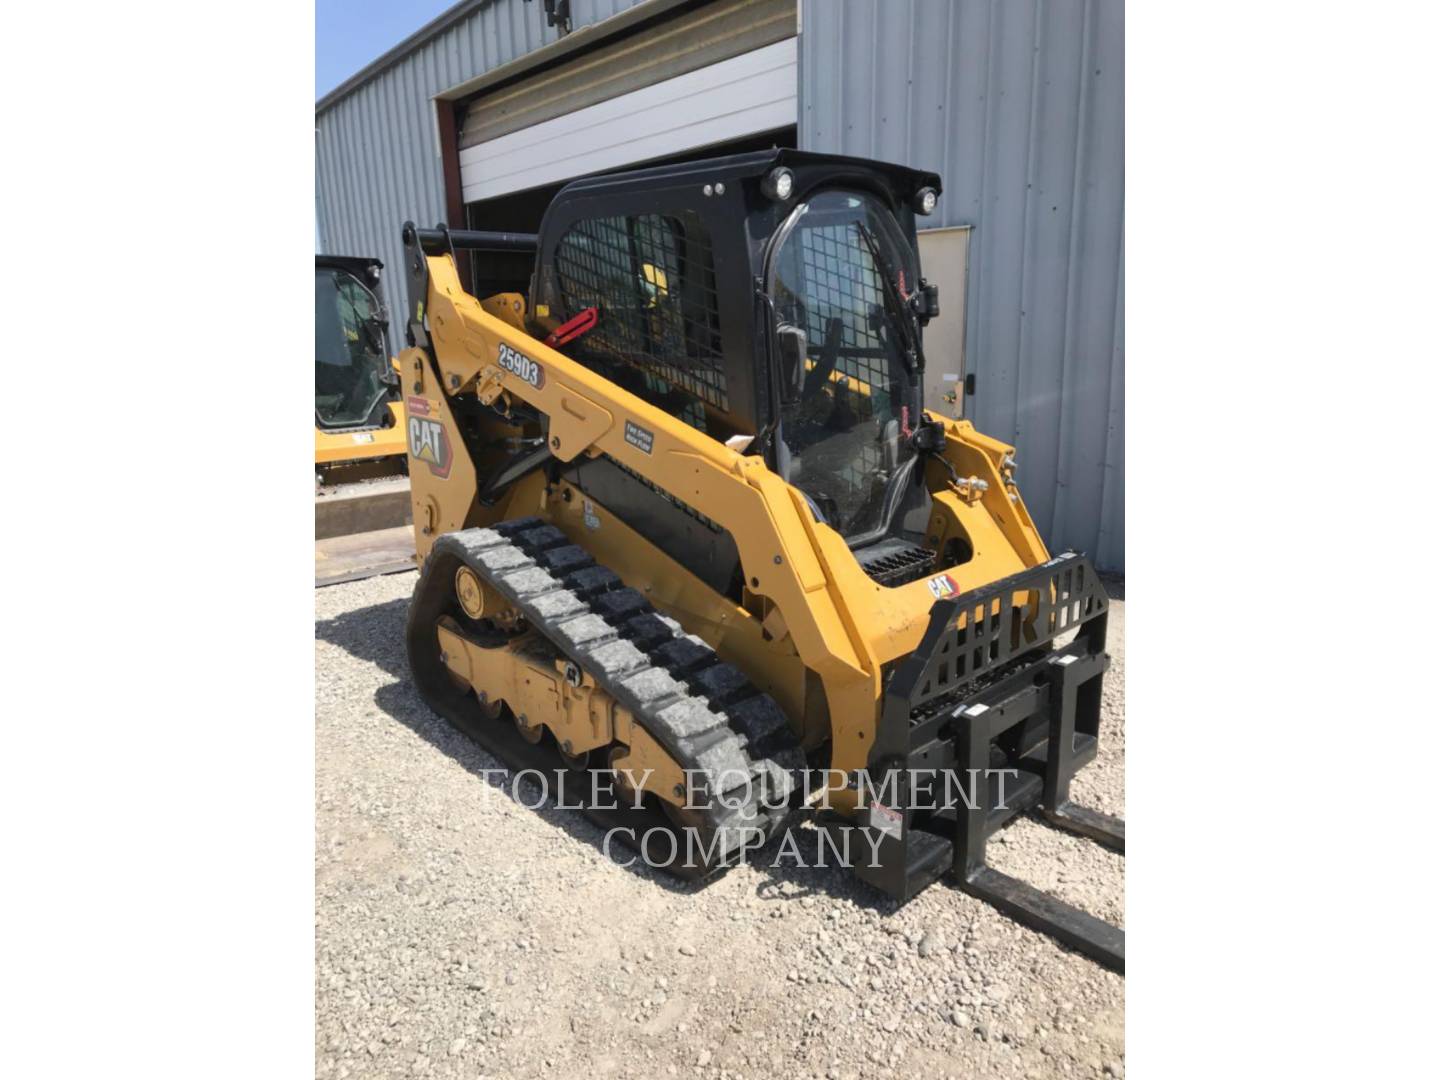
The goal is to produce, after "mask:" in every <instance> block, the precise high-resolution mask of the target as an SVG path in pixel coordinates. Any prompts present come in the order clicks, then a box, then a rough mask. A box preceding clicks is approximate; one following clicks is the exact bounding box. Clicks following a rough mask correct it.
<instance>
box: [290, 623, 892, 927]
mask: <svg viewBox="0 0 1440 1080" xmlns="http://www.w3.org/2000/svg"><path fill="white" fill-rule="evenodd" d="M409 603H410V602H409V599H408V598H397V599H395V600H388V601H386V602H384V603H382V604H373V605H371V606H370V607H365V608H358V609H356V610H354V611H347V612H345V613H343V614H341V615H337V616H336V617H334V618H331V619H325V620H323V621H317V622H316V624H315V634H316V637H317V638H318V639H319V640H321V641H324V642H327V643H329V644H331V645H335V646H337V647H339V648H341V649H344V650H345V651H346V652H348V653H349V654H350V655H351V656H354V657H355V658H356V659H358V660H364V661H366V662H368V663H372V664H374V665H375V666H376V667H378V668H380V669H381V670H382V671H384V672H385V673H386V674H387V675H390V676H392V677H393V678H394V679H395V680H396V681H394V682H389V683H386V684H385V685H384V686H382V687H380V689H379V690H377V691H376V692H375V704H376V705H377V706H379V708H380V709H381V710H382V711H383V712H385V713H386V715H388V716H390V717H391V718H392V719H394V720H396V721H398V722H399V723H401V724H403V725H404V726H405V727H407V728H409V729H410V730H411V731H413V732H414V733H415V734H416V735H418V736H420V737H421V738H422V739H424V740H425V741H426V742H428V743H429V744H430V745H431V746H433V747H435V749H437V750H439V751H440V752H441V753H443V754H444V755H445V756H446V757H448V758H450V759H451V760H453V761H455V762H456V763H457V764H459V765H461V766H462V767H463V768H465V769H466V771H468V772H469V773H471V775H473V776H474V777H475V778H476V780H477V781H478V782H481V783H486V784H488V785H489V786H490V787H491V788H492V789H493V791H494V792H495V794H497V795H500V796H503V797H504V798H507V799H510V800H511V801H512V802H516V803H517V805H519V804H520V800H518V799H516V797H515V791H514V788H513V787H512V785H510V784H509V783H508V782H507V781H506V780H505V779H502V778H498V777H496V776H494V775H493V773H494V772H495V771H497V770H506V771H507V772H508V771H509V770H508V769H507V767H506V765H505V763H504V762H502V761H500V760H499V759H498V758H496V757H494V756H493V755H491V754H490V753H489V751H487V750H486V749H485V748H484V747H482V746H480V745H479V744H478V743H476V742H475V741H474V740H472V739H470V738H468V737H466V736H465V735H464V734H462V733H461V732H459V731H456V730H455V729H454V728H453V727H451V726H450V724H449V723H447V722H446V721H445V720H444V719H442V718H441V717H440V716H438V715H436V714H435V713H434V712H432V711H431V710H430V708H429V706H427V705H426V704H425V703H424V702H422V701H421V700H420V697H419V695H418V694H417V693H416V691H415V688H414V687H413V686H412V685H411V683H410V669H409V665H408V664H407V662H406V659H405V646H404V634H405V617H406V612H407V610H408V609H409ZM487 770H489V771H490V772H491V773H492V775H490V776H486V771H487ZM477 795H478V792H477ZM533 799H534V796H533V794H532V795H530V796H528V800H529V801H526V802H525V803H524V806H525V809H527V810H530V812H531V813H534V814H536V815H538V816H539V817H540V818H541V819H543V820H544V821H545V822H547V823H548V824H551V825H554V826H557V827H559V828H560V829H562V830H563V831H564V832H565V833H566V834H568V835H569V836H571V837H572V838H574V839H576V840H578V841H580V842H582V843H584V844H587V845H589V846H590V847H592V848H594V849H595V850H596V851H602V850H603V844H604V840H605V830H604V829H602V828H600V827H599V826H598V825H596V824H595V823H594V822H592V821H590V820H589V819H588V818H586V817H585V816H584V815H583V814H581V813H580V812H579V811H577V810H571V809H561V808H559V807H557V806H556V805H555V804H554V801H553V799H547V800H546V802H545V803H544V804H542V805H541V806H539V807H538V808H535V809H533V810H531V809H530V808H531V806H532V805H533ZM792 829H794V830H797V831H801V832H802V833H804V834H812V833H813V830H810V829H805V828H803V826H802V825H801V824H800V823H798V822H797V823H796V824H795V825H793V826H792ZM806 839H807V840H808V839H809V838H808V836H807V837H806ZM779 845H780V838H778V837H777V838H775V839H772V840H771V841H770V842H769V843H767V844H766V845H765V846H764V847H763V848H761V849H760V850H759V851H758V852H754V853H753V854H752V857H751V859H750V864H751V865H752V866H753V867H754V868H755V869H756V870H758V871H759V872H760V873H761V874H763V875H764V877H763V878H762V880H761V881H760V883H759V884H758V885H757V886H756V889H755V894H756V895H757V896H758V897H760V898H761V899H764V900H787V901H798V900H802V899H804V898H805V897H807V896H818V895H822V894H824V895H829V896H833V897H836V898H844V899H848V900H850V901H851V902H852V903H854V904H856V905H857V906H859V907H862V908H865V909H868V910H872V911H875V912H878V913H879V914H882V915H886V914H890V913H891V912H893V911H895V910H896V909H897V907H898V905H897V904H896V903H895V901H893V900H891V899H890V898H889V897H887V896H885V895H884V894H883V893H880V892H878V891H875V890H871V889H867V888H864V887H863V886H861V885H860V884H859V883H858V882H856V881H855V879H854V878H853V877H852V876H851V875H850V874H849V872H848V871H846V870H845V868H844V867H842V866H838V865H836V864H835V863H833V862H831V863H830V864H828V865H826V866H797V865H795V864H794V862H792V861H788V860H786V861H779V862H776V853H777V851H778V849H779ZM617 846H618V845H617ZM620 850H623V851H626V852H627V855H628V854H629V849H625V848H623V847H622V848H621V849H620ZM800 850H801V851H805V852H810V853H813V851H814V845H813V843H809V842H807V843H803V844H801V845H800ZM615 865H617V866H619V867H621V868H622V869H624V870H627V871H629V872H630V873H632V874H634V875H635V876H637V877H640V878H644V879H646V880H647V881H652V882H654V883H655V884H656V885H658V886H660V887H661V888H663V889H665V890H666V891H667V892H671V893H677V894H681V895H691V894H694V893H696V892H698V891H700V890H702V889H704V888H706V887H707V886H708V885H709V884H711V883H713V882H715V881H718V880H719V879H720V878H721V877H723V876H724V875H723V874H720V875H716V876H715V877H711V878H708V879H706V880H704V881H698V882H696V881H685V880H682V879H680V878H677V877H675V876H673V875H672V874H669V873H666V872H665V871H663V870H657V869H655V868H653V867H650V866H647V865H646V864H645V863H644V861H643V860H641V859H638V858H637V859H635V861H634V862H632V863H628V864H627V862H621V861H616V862H615Z"/></svg>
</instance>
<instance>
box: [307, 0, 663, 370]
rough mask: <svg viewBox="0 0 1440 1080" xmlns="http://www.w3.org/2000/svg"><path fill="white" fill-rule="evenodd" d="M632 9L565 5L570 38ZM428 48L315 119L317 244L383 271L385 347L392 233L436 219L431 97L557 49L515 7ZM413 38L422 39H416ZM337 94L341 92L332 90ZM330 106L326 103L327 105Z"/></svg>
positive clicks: (611, 2)
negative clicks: (368, 259) (369, 259)
mask: <svg viewBox="0 0 1440 1080" xmlns="http://www.w3.org/2000/svg"><path fill="white" fill-rule="evenodd" d="M640 2H641V0H571V4H570V22H571V26H572V28H573V29H576V30H578V29H579V28H580V27H582V26H589V25H591V24H592V23H597V22H600V21H601V20H603V19H607V18H609V17H610V16H612V15H616V14H618V13H620V12H621V11H624V10H625V9H627V8H631V7H635V6H636V5H637V4H639V3H640ZM462 6H463V7H464V8H468V9H469V10H468V11H464V12H463V13H461V14H462V17H460V18H459V19H458V20H456V21H454V23H453V25H450V26H448V27H446V28H445V29H444V30H442V31H441V32H440V33H439V34H437V35H436V36H434V37H433V38H431V39H430V40H428V41H422V42H421V43H420V44H418V45H416V46H415V47H414V48H411V49H409V50H407V51H404V52H403V55H400V56H398V57H397V58H396V59H395V61H394V63H392V64H390V65H389V66H388V67H386V68H384V69H383V70H381V71H379V72H378V73H376V74H374V75H373V76H371V77H369V78H367V79H365V80H364V81H362V82H361V83H360V85H358V86H357V87H355V88H354V89H352V90H349V91H346V92H342V93H338V94H335V95H327V97H326V98H325V99H322V101H321V103H320V106H321V107H319V108H317V110H316V113H315V183H316V204H317V208H318V213H319V233H320V235H319V243H320V244H321V245H323V246H322V248H321V250H322V251H323V252H324V253H326V254H329V255H375V256H378V257H379V258H380V260H381V261H382V262H383V263H384V264H385V272H384V281H383V288H384V291H385V298H386V300H387V302H388V303H389V305H390V311H391V320H390V345H391V348H392V349H393V350H394V351H396V352H398V351H399V350H400V349H402V348H403V347H404V344H405V342H404V319H403V317H402V314H401V313H402V309H403V307H404V303H403V300H404V296H405V279H404V277H403V276H402V275H401V273H400V267H401V247H400V226H401V225H402V224H404V223H405V221H406V220H407V219H410V220H414V221H416V222H418V223H421V224H425V225H433V224H434V223H436V222H438V221H442V220H444V218H445V186H444V179H443V174H442V172H441V164H440V143H439V136H438V131H437V128H436V121H435V106H434V103H433V102H432V100H431V99H432V98H433V97H434V95H436V94H438V93H441V92H443V91H445V90H448V89H450V88H452V87H454V86H458V85H459V84H460V83H462V82H465V81H466V80H468V79H473V78H475V77H476V76H478V75H482V74H484V73H485V72H487V71H490V70H492V69H493V68H496V67H499V66H500V65H501V64H506V63H509V62H510V61H511V60H514V59H516V58H517V57H520V56H524V55H525V54H527V53H531V52H534V51H535V50H536V49H539V48H541V47H543V46H545V45H549V44H550V43H551V42H554V41H557V40H559V37H560V35H559V33H558V31H557V30H556V29H555V28H554V27H550V26H546V25H545V8H544V5H543V4H539V3H524V2H523V0H480V2H478V3H471V4H466V5H457V8H455V9H452V10H451V11H450V12H447V13H446V14H445V15H443V16H441V20H445V19H451V18H454V16H455V15H456V14H457V12H459V11H460V7H462ZM423 33H424V32H423V31H422V35H423ZM341 89H342V90H343V89H344V88H343V87H342V88H341ZM332 97H333V100H332Z"/></svg>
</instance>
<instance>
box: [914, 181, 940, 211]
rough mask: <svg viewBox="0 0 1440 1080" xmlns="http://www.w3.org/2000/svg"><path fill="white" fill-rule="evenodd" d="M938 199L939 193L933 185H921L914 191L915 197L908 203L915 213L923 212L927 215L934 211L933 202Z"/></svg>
mask: <svg viewBox="0 0 1440 1080" xmlns="http://www.w3.org/2000/svg"><path fill="white" fill-rule="evenodd" d="M939 201H940V194H939V193H938V192H937V191H936V190H935V189H934V188H933V187H922V188H921V189H920V190H919V191H917V192H916V193H915V198H914V199H912V200H911V201H910V205H911V206H912V207H913V208H914V210H915V212H916V213H917V214H925V215H926V216H927V217H928V216H929V215H930V214H933V213H934V212H935V204H936V203H938V202H939Z"/></svg>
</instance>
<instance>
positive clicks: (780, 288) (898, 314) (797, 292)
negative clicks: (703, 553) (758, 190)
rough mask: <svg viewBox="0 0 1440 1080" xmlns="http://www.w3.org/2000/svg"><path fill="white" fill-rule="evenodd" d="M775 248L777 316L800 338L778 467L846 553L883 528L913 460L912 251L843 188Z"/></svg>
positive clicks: (892, 226) (801, 213) (797, 217)
mask: <svg viewBox="0 0 1440 1080" xmlns="http://www.w3.org/2000/svg"><path fill="white" fill-rule="evenodd" d="M777 244H778V246H777V248H776V250H775V252H774V254H773V256H772V261H771V270H770V281H769V287H770V296H771V300H772V301H773V303H774V306H775V314H776V318H777V320H778V323H779V325H780V326H782V327H785V326H786V325H787V324H788V325H789V326H792V327H799V328H800V329H802V330H803V331H804V334H805V338H804V341H805V344H804V352H805V357H804V364H803V366H804V371H803V376H801V378H800V382H801V385H800V386H799V387H798V395H795V397H796V398H797V400H795V401H794V402H792V403H791V404H788V405H787V406H786V407H785V408H784V409H783V410H782V415H781V422H780V441H781V443H782V444H783V445H781V446H778V447H777V457H778V458H779V462H778V464H779V467H780V470H781V473H782V475H784V476H785V478H786V479H787V480H788V481H789V482H790V483H791V484H793V485H795V486H796V487H797V488H799V489H800V490H801V491H802V492H804V493H805V495H807V496H808V497H809V500H810V502H811V506H812V509H814V510H816V511H817V517H819V518H820V519H822V520H823V521H824V522H825V523H826V524H828V525H830V526H831V527H833V528H834V529H836V530H837V531H839V532H840V533H841V534H842V535H843V536H845V537H846V538H847V539H848V540H850V541H851V542H852V543H854V542H855V541H856V540H858V539H862V538H865V537H866V536H867V535H869V534H872V533H875V532H876V531H877V530H879V529H881V528H883V527H884V526H885V524H886V518H887V516H888V514H887V509H886V507H887V504H889V503H891V502H893V492H894V490H895V489H896V488H898V487H899V485H898V483H892V481H895V480H896V479H897V476H898V475H899V474H900V473H901V472H902V471H905V472H907V473H908V470H906V469H904V467H905V466H906V464H907V462H908V461H909V460H910V459H911V458H912V456H913V454H914V451H913V449H912V448H911V446H910V438H909V435H910V433H911V431H912V430H913V428H914V426H915V424H916V422H917V420H918V419H919V417H918V416H916V415H915V412H914V410H915V409H916V408H917V407H918V401H917V397H916V386H917V378H916V370H915V369H916V366H917V364H918V363H919V348H920V345H919V332H918V329H917V326H916V322H915V318H914V316H913V314H912V313H911V311H910V308H909V297H910V295H911V293H912V291H913V290H914V289H915V288H916V285H917V282H918V279H919V272H918V266H917V264H916V259H915V253H914V251H913V250H912V248H911V246H910V244H909V243H908V242H907V240H906V238H905V235H904V233H902V232H901V231H900V227H899V225H898V224H897V223H896V221H895V219H894V217H893V215H892V214H891V212H890V210H889V209H888V208H887V207H886V206H885V204H884V203H882V202H881V201H880V200H879V199H877V198H875V197H874V196H871V195H868V194H865V193H862V192H854V191H842V190H831V191H825V192H821V193H819V194H817V195H815V196H813V197H812V198H811V199H810V200H809V201H808V202H806V203H802V204H800V205H799V206H797V207H796V208H795V210H794V212H793V213H792V214H791V216H790V218H789V219H788V220H787V221H786V224H785V225H784V226H783V227H782V229H781V232H780V234H779V237H778V240H777ZM786 396H787V397H788V396H790V395H786Z"/></svg>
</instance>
